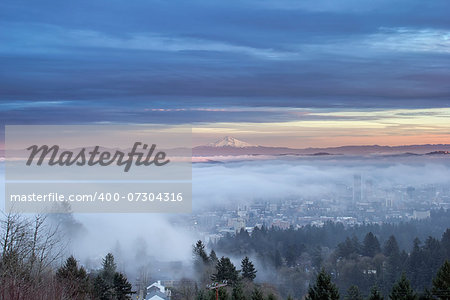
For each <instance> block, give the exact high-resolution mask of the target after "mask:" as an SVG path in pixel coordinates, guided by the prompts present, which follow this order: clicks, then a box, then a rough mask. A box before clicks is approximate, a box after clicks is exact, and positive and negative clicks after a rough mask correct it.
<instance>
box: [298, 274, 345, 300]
mask: <svg viewBox="0 0 450 300" xmlns="http://www.w3.org/2000/svg"><path fill="white" fill-rule="evenodd" d="M305 299H306V300H325V299H326V300H339V291H338V289H337V287H336V285H335V284H334V283H332V282H331V276H330V275H329V274H327V273H326V272H325V270H324V269H322V270H321V271H320V273H319V274H318V275H317V279H316V283H315V284H314V285H313V286H309V289H308V295H307V296H306V297H305Z"/></svg>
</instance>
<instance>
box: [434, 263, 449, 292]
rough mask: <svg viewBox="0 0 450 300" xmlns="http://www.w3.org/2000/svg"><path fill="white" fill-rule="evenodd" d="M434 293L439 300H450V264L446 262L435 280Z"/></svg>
mask: <svg viewBox="0 0 450 300" xmlns="http://www.w3.org/2000/svg"><path fill="white" fill-rule="evenodd" d="M432 293H433V295H434V296H436V297H437V298H438V299H445V300H449V299H450V262H449V261H448V260H446V261H445V262H444V264H443V265H442V266H441V268H440V269H439V271H438V272H437V274H436V277H435V278H434V279H433V288H432Z"/></svg>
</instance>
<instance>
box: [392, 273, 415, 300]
mask: <svg viewBox="0 0 450 300" xmlns="http://www.w3.org/2000/svg"><path fill="white" fill-rule="evenodd" d="M389 299H391V300H416V299H417V295H416V293H415V292H414V291H413V289H412V288H411V284H410V283H409V280H408V279H407V278H406V275H405V273H403V274H402V276H401V277H400V279H399V280H398V281H397V282H396V283H395V284H394V286H393V287H392V290H391V294H390V295H389Z"/></svg>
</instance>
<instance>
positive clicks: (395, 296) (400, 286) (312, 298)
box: [305, 260, 450, 300]
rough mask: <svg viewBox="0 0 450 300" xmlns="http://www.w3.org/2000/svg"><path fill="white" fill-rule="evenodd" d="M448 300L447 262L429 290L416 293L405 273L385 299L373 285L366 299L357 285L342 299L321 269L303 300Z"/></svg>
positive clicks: (448, 265)
mask: <svg viewBox="0 0 450 300" xmlns="http://www.w3.org/2000/svg"><path fill="white" fill-rule="evenodd" d="M342 298H344V299H345V300H364V299H367V300H383V299H390V300H433V299H440V300H448V299H450V263H449V261H448V260H446V261H445V262H444V264H443V265H442V266H441V267H440V269H439V270H438V272H437V274H436V276H435V277H434V279H433V284H432V287H431V289H426V290H425V291H424V292H422V293H417V292H416V291H414V289H413V288H412V287H411V284H410V281H409V280H408V278H407V276H406V274H405V273H402V275H401V276H400V278H399V279H398V280H397V281H396V282H395V283H394V284H393V286H392V288H391V290H390V292H389V293H388V294H386V297H385V296H383V294H382V293H381V292H380V290H379V289H378V286H377V285H375V286H373V287H372V288H371V290H370V292H369V293H368V295H367V297H364V296H363V295H362V293H361V292H360V290H359V288H358V286H357V285H352V286H350V287H349V288H348V289H347V292H346V294H345V296H344V297H341V296H340V291H339V288H338V287H337V286H336V285H335V284H334V283H333V282H332V277H331V275H330V274H328V273H327V272H326V271H325V269H322V270H321V271H320V272H319V274H318V275H317V277H316V281H315V283H314V284H313V285H310V286H309V288H308V293H307V295H306V297H305V300H325V299H327V300H339V299H342Z"/></svg>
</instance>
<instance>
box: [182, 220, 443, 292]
mask: <svg viewBox="0 0 450 300" xmlns="http://www.w3.org/2000/svg"><path fill="white" fill-rule="evenodd" d="M446 235H448V236H450V229H448V230H447V231H446ZM441 242H442V241H441ZM436 247H437V248H439V247H440V246H436ZM435 250H436V249H435ZM442 250H443V251H440V252H441V253H442V252H446V251H449V250H450V249H442ZM382 251H389V252H390V253H386V255H387V256H388V257H390V259H387V263H386V265H383V266H382V268H387V269H390V268H393V265H389V264H392V263H393V261H392V258H393V255H400V252H399V250H398V245H397V244H396V241H395V237H393V236H391V238H389V240H388V241H387V242H386V245H385V247H384V249H383V250H382V249H381V247H380V244H379V242H378V240H377V238H376V236H374V235H373V234H372V233H368V234H367V235H366V237H365V239H364V243H363V244H362V245H361V244H359V242H358V240H357V239H356V238H355V239H352V240H351V239H347V240H346V241H345V242H343V243H341V244H339V245H338V247H337V249H336V251H335V253H334V255H335V256H336V257H339V259H342V258H344V257H351V256H354V255H356V256H360V257H362V256H363V255H366V256H367V257H376V256H377V255H380V254H381V253H382ZM417 251H419V252H420V251H427V250H426V249H422V250H421V249H420V247H418V250H417ZM437 251H438V250H437ZM422 253H423V252H422ZM434 253H435V254H436V253H437V252H434ZM193 254H194V263H195V266H196V271H197V275H198V278H200V279H201V281H202V282H201V283H202V285H203V284H205V282H208V280H210V282H212V284H208V285H206V286H207V287H208V288H209V291H208V290H204V289H200V290H198V289H196V297H195V299H196V300H214V299H216V298H218V299H219V300H276V299H280V298H282V297H283V296H282V295H280V294H278V293H277V291H276V290H274V289H273V288H271V287H270V285H269V286H267V285H264V284H254V283H253V280H254V279H255V277H256V273H257V270H256V269H255V267H254V265H253V263H252V262H251V261H250V259H249V258H248V257H244V258H243V259H242V261H241V269H240V270H238V269H237V268H236V266H235V265H234V264H233V263H232V262H231V260H230V258H228V257H225V256H222V258H220V259H218V258H217V256H216V254H215V251H214V250H211V252H210V254H209V255H208V254H207V253H206V251H205V246H204V244H203V243H202V242H201V241H198V242H197V244H196V245H195V246H194V248H193ZM411 256H412V255H407V257H408V258H407V259H409V262H410V263H411V262H412V260H413V258H412V257H411ZM431 269H432V268H431ZM353 271H355V272H356V274H355V276H356V277H358V276H361V272H362V274H364V275H376V272H371V273H370V274H367V272H364V270H359V269H356V270H353ZM396 271H397V270H396ZM339 272H340V271H337V270H334V273H328V272H327V271H326V270H325V268H321V270H320V272H318V274H317V276H316V277H315V282H314V283H313V284H309V287H308V289H307V291H306V293H305V295H294V297H295V298H296V299H303V298H304V299H305V300H339V299H345V300H364V299H367V300H382V299H391V300H420V299H423V300H432V299H442V300H443V299H445V300H448V299H450V263H449V261H448V260H445V262H444V263H443V264H442V265H440V266H439V267H438V269H437V271H436V272H435V273H434V274H433V275H432V280H431V284H430V286H429V287H427V288H425V289H423V290H422V291H417V290H415V289H414V288H413V286H412V285H411V282H410V280H409V279H408V275H407V273H406V272H402V273H401V274H397V275H394V274H390V276H391V275H392V277H388V278H387V280H393V281H392V284H391V285H390V288H389V290H388V291H385V292H383V291H382V290H381V289H380V288H379V284H378V282H377V281H376V280H375V281H374V282H372V285H371V287H370V290H369V291H367V292H362V291H361V290H360V287H359V285H358V284H355V283H357V282H358V280H356V278H355V281H354V283H353V284H352V285H350V286H349V287H348V288H346V289H345V291H346V293H345V295H342V294H341V292H340V291H341V290H342V289H340V288H339V287H338V285H337V284H335V283H334V282H333V278H334V279H335V280H336V278H339V277H340V276H341V274H339ZM314 273H317V272H314ZM420 273H421V270H415V271H413V275H417V274H420ZM364 275H363V276H364ZM208 277H209V278H208ZM296 284H297V285H301V284H302V282H297V283H296ZM383 295H386V296H383ZM176 299H190V297H187V295H177V297H176ZM287 299H288V300H292V299H293V297H292V296H291V295H288V296H287Z"/></svg>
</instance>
